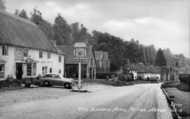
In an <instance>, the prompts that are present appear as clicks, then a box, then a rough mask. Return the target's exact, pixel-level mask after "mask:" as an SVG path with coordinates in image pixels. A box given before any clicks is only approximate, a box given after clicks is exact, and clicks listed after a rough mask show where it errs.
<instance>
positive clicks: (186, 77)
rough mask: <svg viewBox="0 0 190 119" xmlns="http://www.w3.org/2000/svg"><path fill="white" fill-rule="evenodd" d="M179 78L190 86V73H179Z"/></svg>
mask: <svg viewBox="0 0 190 119" xmlns="http://www.w3.org/2000/svg"><path fill="white" fill-rule="evenodd" d="M179 80H180V81H181V82H182V83H186V84H188V85H189V86H190V74H180V75H179Z"/></svg>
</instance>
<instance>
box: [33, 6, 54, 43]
mask: <svg viewBox="0 0 190 119" xmlns="http://www.w3.org/2000/svg"><path fill="white" fill-rule="evenodd" d="M31 21H32V22H34V23H35V24H36V25H37V26H38V27H39V28H40V29H41V30H42V31H43V32H44V33H45V35H46V36H47V38H48V39H49V40H53V38H54V37H53V36H54V32H53V28H52V25H51V24H50V23H49V22H48V21H46V20H44V19H43V17H42V13H41V12H40V11H39V10H36V9H34V11H33V13H32V16H31Z"/></svg>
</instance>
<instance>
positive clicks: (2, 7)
mask: <svg viewBox="0 0 190 119" xmlns="http://www.w3.org/2000/svg"><path fill="white" fill-rule="evenodd" d="M0 10H5V3H4V1H3V0H0Z"/></svg>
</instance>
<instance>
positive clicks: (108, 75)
mask: <svg viewBox="0 0 190 119" xmlns="http://www.w3.org/2000/svg"><path fill="white" fill-rule="evenodd" d="M113 75H115V76H117V74H116V73H96V78H97V79H108V78H111V77H112V76H113Z"/></svg>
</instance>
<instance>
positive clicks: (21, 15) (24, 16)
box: [15, 9, 28, 19]
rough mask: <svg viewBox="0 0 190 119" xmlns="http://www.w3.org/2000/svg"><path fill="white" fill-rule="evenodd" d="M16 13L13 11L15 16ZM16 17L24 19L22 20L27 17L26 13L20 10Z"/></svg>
mask: <svg viewBox="0 0 190 119" xmlns="http://www.w3.org/2000/svg"><path fill="white" fill-rule="evenodd" d="M16 12H17V11H15V14H17V13H16ZM18 16H19V17H21V18H24V19H28V15H27V13H26V11H25V10H24V9H22V10H21V11H20V13H18Z"/></svg>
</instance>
